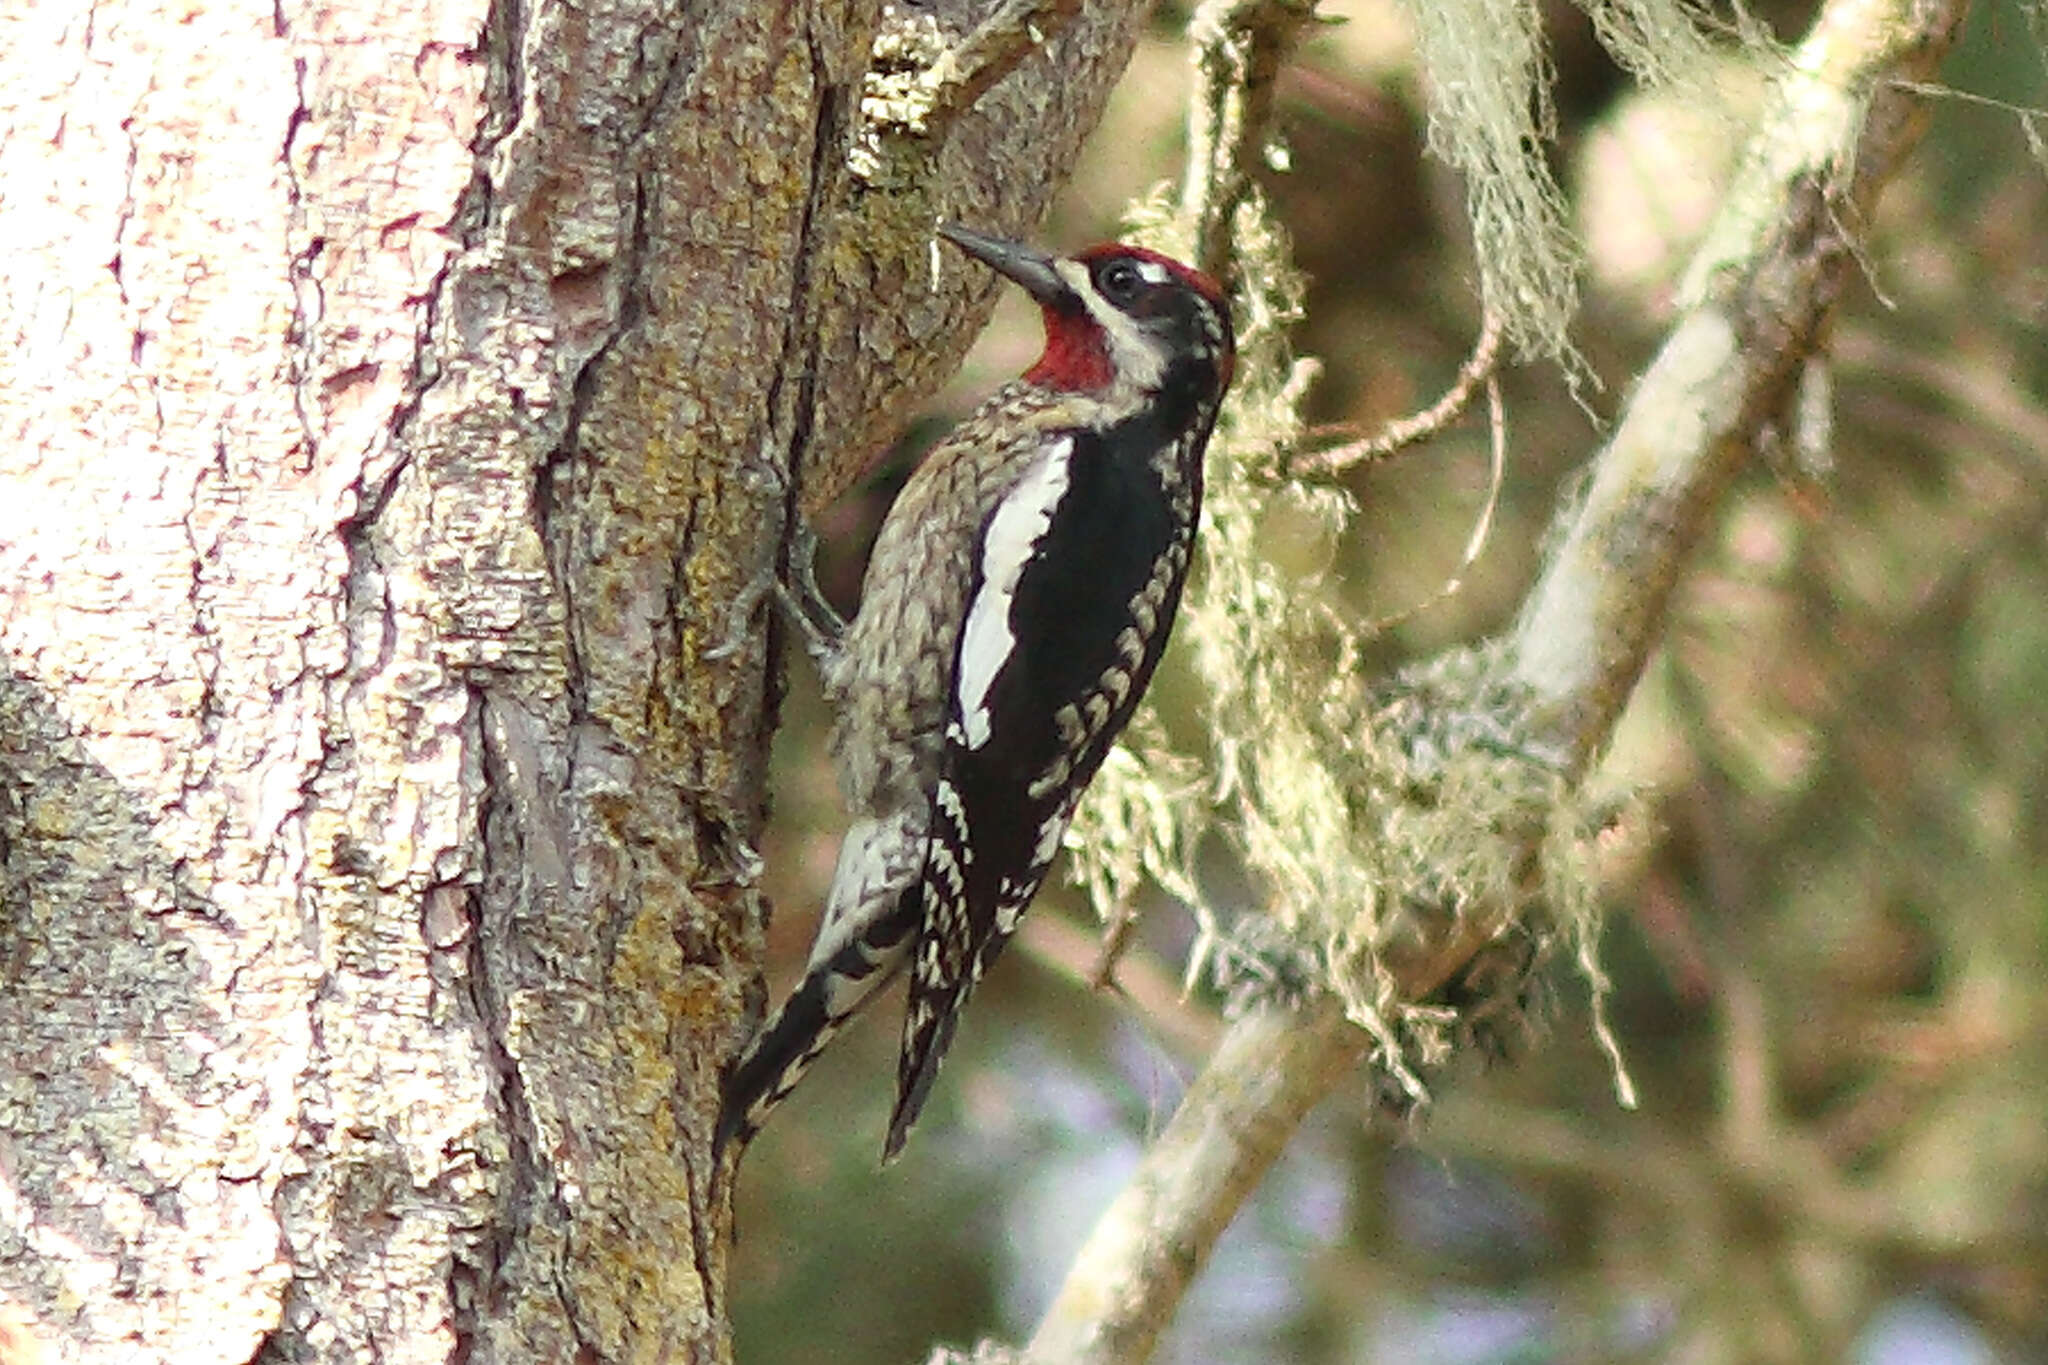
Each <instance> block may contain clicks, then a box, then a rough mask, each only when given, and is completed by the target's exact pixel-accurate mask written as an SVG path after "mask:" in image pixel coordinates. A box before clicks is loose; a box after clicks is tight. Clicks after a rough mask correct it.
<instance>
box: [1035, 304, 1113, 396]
mask: <svg viewBox="0 0 2048 1365" xmlns="http://www.w3.org/2000/svg"><path fill="white" fill-rule="evenodd" d="M1044 311H1045V354H1044V355H1042V356H1040V357H1038V363H1037V364H1036V365H1033V366H1032V367H1031V368H1030V369H1028V370H1026V371H1025V372H1024V377H1025V378H1026V379H1028V380H1030V381H1031V382H1032V383H1034V384H1042V385H1044V386H1045V387H1046V388H1049V389H1062V390H1065V391H1067V392H1069V393H1088V392H1091V391H1093V390H1096V389H1106V388H1108V387H1109V381H1110V377H1111V376H1110V368H1109V346H1108V344H1107V343H1106V342H1105V341H1104V340H1103V337H1102V328H1101V327H1100V326H1098V325H1097V324H1096V322H1095V319H1093V318H1091V317H1089V316H1088V314H1087V313H1086V312H1085V311H1084V310H1082V309H1079V308H1072V309H1068V308H1060V307H1057V306H1054V305H1048V306H1047V307H1046V308H1045V310H1044Z"/></svg>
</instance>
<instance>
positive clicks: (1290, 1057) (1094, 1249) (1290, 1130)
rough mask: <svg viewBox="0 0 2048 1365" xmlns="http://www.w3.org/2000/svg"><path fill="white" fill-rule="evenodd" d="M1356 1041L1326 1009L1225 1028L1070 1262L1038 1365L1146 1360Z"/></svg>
mask: <svg viewBox="0 0 2048 1365" xmlns="http://www.w3.org/2000/svg"><path fill="white" fill-rule="evenodd" d="M1365 1045H1366V1038H1365V1035H1364V1034H1363V1033H1361V1032H1360V1031H1359V1030H1358V1029H1357V1028H1355V1027H1353V1025H1352V1024H1351V1022H1350V1021H1349V1020H1347V1019H1346V1018H1345V1017H1344V1010H1343V1007H1342V1006H1341V1005H1340V1004H1338V1003H1337V1002H1336V1001H1335V1000H1334V999H1324V1000H1319V1001H1317V1002H1315V1003H1314V1004H1312V1005H1310V1006H1309V1007H1308V1008H1307V1009H1305V1010H1297V1009H1293V1008H1289V1007H1287V1006H1281V1005H1262V1006H1259V1007H1257V1008H1254V1009H1252V1010H1249V1011H1247V1012H1246V1013H1245V1014H1243V1015H1241V1016H1240V1017H1239V1018H1237V1019H1236V1020H1234V1021H1232V1023H1231V1025H1230V1028H1229V1030H1228V1031H1227V1032H1226V1033H1225V1034H1224V1035H1223V1040H1222V1042H1220V1043H1219V1044H1218V1045H1217V1047H1216V1052H1215V1054H1214V1055H1213V1056H1212V1057H1210V1059H1209V1062H1208V1065H1206V1066H1205V1067H1203V1068H1202V1073H1201V1074H1200V1075H1199V1076H1197V1077H1196V1078H1195V1081H1194V1084H1193V1085H1192V1086H1190V1087H1189V1088H1188V1093H1187V1096H1186V1098H1184V1099H1183V1100H1182V1101H1181V1104H1180V1108H1179V1109H1178V1110H1176V1111H1175V1112H1174V1115H1173V1118H1172V1119H1171V1120H1170V1121H1169V1122H1168V1123H1167V1125H1166V1130H1165V1131H1164V1132H1162V1133H1161V1134H1160V1135H1159V1137H1158V1138H1157V1139H1156V1140H1155V1141H1154V1142H1153V1144H1152V1146H1151V1148H1150V1150H1148V1151H1147V1152H1146V1153H1145V1159H1144V1162H1143V1164H1142V1165H1141V1166H1140V1167H1139V1169H1138V1173H1137V1174H1136V1175H1135V1176H1133V1177H1132V1179H1131V1182H1130V1183H1129V1184H1128V1185H1127V1186H1125V1188H1124V1191H1123V1193H1122V1194H1120V1195H1119V1196H1117V1199H1116V1201H1115V1202H1114V1203H1112V1204H1111V1205H1110V1206H1109V1209H1108V1210H1107V1211H1106V1212H1105V1213H1104V1214H1103V1215H1102V1218H1101V1220H1100V1221H1099V1222H1097V1223H1096V1225H1095V1230H1094V1232H1093V1233H1091V1234H1090V1235H1089V1238H1088V1242H1087V1245H1085V1246H1084V1247H1082V1249H1081V1253H1080V1254H1079V1255H1078V1256H1076V1257H1075V1258H1074V1265H1073V1268H1072V1269H1071V1270H1070V1271H1068V1273H1067V1279H1066V1283H1065V1284H1063V1285H1062V1286H1061V1287H1060V1292H1059V1296H1058V1297H1057V1298H1055V1299H1054V1300H1053V1303H1052V1307H1051V1308H1049V1309H1048V1310H1046V1315H1045V1318H1044V1320H1043V1321H1041V1322H1040V1323H1039V1326H1038V1333H1037V1335H1035V1336H1034V1337H1032V1339H1031V1346H1030V1350H1029V1353H1028V1355H1027V1357H1026V1358H1027V1359H1028V1360H1031V1361H1033V1362H1036V1363H1037V1365H1112V1362H1126V1361H1138V1360H1144V1359H1146V1358H1147V1357H1148V1356H1150V1355H1151V1354H1152V1348H1153V1345H1154V1344H1155V1343H1156V1342H1157V1340H1158V1338H1159V1333H1160V1332H1161V1330H1162V1329H1164V1328H1165V1326H1166V1324H1167V1322H1168V1321H1169V1320H1171V1318H1172V1316H1173V1310H1174V1309H1175V1308H1176V1307H1178V1306H1179V1304H1180V1300H1181V1296H1182V1295H1183V1294H1185V1293H1186V1292H1187V1287H1188V1284H1189V1283H1190V1282H1191V1281H1192V1280H1193V1279H1194V1277H1195V1275H1196V1273H1197V1272H1199V1271H1200V1270H1201V1268H1202V1265H1203V1263H1204V1262H1206V1261H1207V1260H1208V1256H1209V1251H1210V1249H1211V1248H1212V1247H1214V1246H1215V1245H1216V1239H1217V1238H1218V1237H1220V1236H1221V1235H1222V1233H1223V1229H1224V1228H1225V1227H1227V1226H1229V1224H1230V1220H1231V1219H1232V1218H1233V1217H1235V1216H1236V1214H1237V1209H1238V1206H1239V1205H1240V1204H1242V1203H1243V1202H1244V1200H1245V1197H1246V1196H1247V1195H1249V1194H1250V1193H1251V1192H1252V1191H1253V1190H1254V1189H1256V1188H1257V1187H1258V1183H1259V1181H1260V1179H1261V1178H1262V1177H1263V1176H1264V1175H1265V1173H1266V1170H1267V1168H1268V1167H1270V1166H1271V1165H1272V1164H1273V1162H1274V1160H1275V1159H1276V1158H1278V1157H1279V1155H1280V1152H1281V1150H1282V1149H1283V1148H1285V1147H1286V1146H1287V1141H1288V1139H1289V1138H1291V1137H1293V1136H1294V1130H1295V1129H1296V1128H1298V1127H1299V1126H1300V1125H1301V1121H1302V1119H1304V1118H1305V1117H1307V1115H1308V1112H1309V1110H1311V1109H1313V1108H1315V1106H1316V1103H1317V1101H1319V1100H1321V1099H1322V1097H1323V1096H1324V1095H1326V1094H1328V1093H1329V1092H1330V1091H1331V1090H1333V1089H1334V1088H1335V1087H1336V1085H1337V1083H1338V1082H1339V1081H1341V1080H1342V1079H1343V1078H1344V1077H1345V1076H1347V1075H1350V1074H1351V1073H1352V1071H1353V1070H1354V1069H1355V1068H1356V1066H1357V1064H1358V1061H1359V1058H1360V1057H1361V1056H1362V1055H1363V1054H1364V1051H1365Z"/></svg>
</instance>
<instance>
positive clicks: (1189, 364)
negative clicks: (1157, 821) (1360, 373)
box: [714, 223, 1235, 1164]
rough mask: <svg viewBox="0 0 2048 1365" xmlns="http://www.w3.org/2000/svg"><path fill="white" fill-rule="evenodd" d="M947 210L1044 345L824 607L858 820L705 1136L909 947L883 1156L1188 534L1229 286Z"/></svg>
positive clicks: (822, 644)
mask: <svg viewBox="0 0 2048 1365" xmlns="http://www.w3.org/2000/svg"><path fill="white" fill-rule="evenodd" d="M938 234H939V236H940V237H942V238H943V239H944V240H945V241H947V242H949V243H951V244H952V245H953V246H955V247H957V248H958V249H959V250H960V251H962V252H964V253H965V254H966V255H967V256H968V257H970V258H972V259H974V260H976V261H979V262H980V263H982V264H983V265H986V266H987V267H989V268H990V269H991V270H993V271H995V272H996V273H997V274H999V275H1001V276H1004V277H1006V278H1008V279H1009V280H1011V281H1012V282H1014V283H1015V284H1017V285H1018V286H1020V287H1021V288H1022V289H1023V290H1024V291H1025V292H1026V293H1027V294H1029V295H1030V296H1031V298H1032V299H1033V300H1035V301H1036V302H1037V304H1038V306H1039V309H1040V311H1041V314H1042V316H1043V321H1044V328H1045V347H1044V351H1043V353H1042V354H1041V355H1040V356H1039V358H1038V360H1037V361H1036V363H1034V364H1033V365H1032V366H1031V367H1030V368H1029V369H1027V370H1026V371H1025V372H1024V373H1023V375H1022V376H1021V377H1019V378H1018V379H1015V380H1013V381H1011V382H1010V383H1008V384H1006V385H1004V386H1003V387H1001V388H999V389H998V390H996V391H995V392H994V393H993V394H991V395H990V396H989V397H988V399H987V400H986V401H985V402H983V403H982V404H981V406H980V407H979V408H978V409H977V410H976V411H975V412H974V413H973V414H972V415H971V416H970V417H968V418H967V419H966V420H965V421H963V422H962V423H961V424H960V425H959V426H958V427H956V428H954V429H953V431H952V432H951V433H949V434H948V435H947V436H946V437H945V438H944V439H943V440H941V441H940V442H939V443H938V444H937V445H936V446H934V447H933V448H932V450H931V451H930V453H929V454H928V455H927V456H926V457H925V459H924V461H923V462H922V463H921V464H920V465H919V467H918V468H917V470H916V471H915V473H913V474H912V475H911V477H910V479H909V480H908V482H907V483H906V484H905V485H904V487H903V489H902V491H901V493H900V494H899V495H898V496H897V498H896V501H895V503H894V504H893V506H892V507H891V508H890V510H889V512H888V514H887V516H886V517H885V518H884V519H883V523H882V527H881V530H880V533H879V534H878V536H877V538H876V541H875V546H874V550H873V552H872V555H871V557H870V559H869V563H868V567H867V571H866V574H865V576H864V578H863V581H862V590H861V599H860V605H859V608H858V610H857V611H856V612H855V614H854V616H853V619H852V621H851V622H850V623H840V622H838V621H837V620H836V619H831V620H828V621H827V622H825V623H824V624H823V625H820V626H818V627H816V628H815V629H816V631H817V632H818V635H819V644H818V647H817V649H816V650H815V651H814V652H816V653H818V655H819V657H820V670H821V675H822V678H823V682H824V686H825V690H826V694H827V696H828V698H829V699H830V701H831V702H832V704H833V706H834V708H835V711H836V717H837V721H836V727H835V731H834V738H833V754H834V758H835V760H836V762H837V766H838V771H839V780H840V786H841V789H842V792H843V794H844V797H845V800H846V805H847V810H848V814H849V823H848V827H847V831H846V834H845V836H844V838H843V840H842V842H841V844H840V849H839V856H838V861H837V864H836V867H835V869H834V872H833V876H832V881H831V885H830V889H829V890H828V892H827V894H826V897H825V907H824V914H823V917H822V920H821V922H820V924H819V927H818V931H817V937H816V941H815V943H814V945H813V947H812V949H811V953H810V958H809V962H808V964H807V966H806V969H805V973H804V976H803V979H802V980H801V981H800V982H799V983H798V984H797V986H796V987H795V989H794V990H793V991H792V992H791V993H790V995H789V996H788V998H787V999H786V1000H784V1001H783V1003H782V1004H781V1005H780V1007H778V1008H777V1009H776V1010H775V1011H774V1012H773V1013H772V1014H771V1015H770V1016H769V1017H768V1018H767V1020H766V1021H765V1022H764V1023H763V1025H762V1026H761V1028H760V1030H759V1031H758V1032H757V1033H756V1034H755V1035H754V1036H753V1037H752V1039H751V1041H749V1042H748V1043H747V1044H746V1045H745V1046H744V1048H742V1050H741V1051H740V1052H739V1054H738V1056H737V1057H736V1058H735V1060H734V1061H733V1063H732V1065H731V1066H730V1067H729V1068H728V1069H727V1071H726V1074H725V1082H724V1087H723V1094H722V1100H721V1111H720V1116H719V1120H718V1125H717V1128H716V1130H715V1134H714V1147H715V1150H717V1151H718V1152H720V1153H725V1152H731V1153H734V1154H737V1153H738V1152H740V1151H742V1150H744V1148H745V1146H746V1144H747V1143H748V1142H750V1141H751V1140H752V1138H753V1137H754V1135H755V1134H756V1133H758V1132H759V1130H760V1127H761V1125H762V1123H763V1122H764V1121H765V1120H766V1119H767V1116H768V1114H769V1113H770V1112H771V1111H772V1110H773V1109H774V1108H775V1107H776V1106H777V1105H779V1104H780V1103H781V1102H782V1100H783V1099H784V1098H786V1097H787V1096H788V1094H789V1093H790V1091H791V1090H792V1089H793V1088H794V1087H795V1085H796V1084H797V1082H798V1080H800V1079H801V1078H802V1076H803V1075H804V1073H805V1072H806V1071H807V1070H808V1069H809V1067H810V1066H811V1064H812V1062H814V1061H815V1060H816V1059H817V1057H818V1056H819V1054H820V1053H821V1052H822V1051H823V1050H824V1049H825V1047H826V1045H827V1044H828V1043H830V1042H831V1040H832V1039H833V1038H834V1037H835V1036H836V1035H837V1034H838V1032H839V1031H840V1029H841V1028H843V1027H844V1026H845V1025H846V1023H847V1022H848V1021H849V1020H850V1019H851V1018H852V1017H853V1015H854V1014H855V1013H856V1012H857V1011H858V1010H860V1009H861V1008H862V1006H864V1005H865V1004H867V1003H868V1002H869V1001H870V1000H872V999H873V998H874V997H875V995H876V994H877V992H878V991H879V990H880V989H881V988H882V987H883V986H884V985H886V984H887V983H888V982H889V981H890V980H892V979H893V978H894V977H895V976H896V975H898V974H899V973H902V972H905V971H907V972H908V974H909V978H910V985H909V994H908V1001H907V1004H906V1007H905V1011H904V1020H903V1040H902V1049H901V1055H900V1059H899V1063H898V1069H897V1084H896V1099H895V1105H894V1108H893V1111H892V1113H891V1115H890V1119H889V1126H888V1131H887V1134H886V1137H885V1139H884V1143H883V1151H882V1159H883V1162H884V1164H887V1163H888V1162H890V1161H893V1160H894V1159H895V1158H896V1156H897V1155H898V1154H899V1153H900V1152H901V1150H902V1147H903V1143H904V1141H905V1139H906V1138H907V1137H908V1135H909V1133H910V1130H911V1128H912V1126H913V1125H914V1124H915V1123H916V1121H917V1118H918V1115H919V1113H920V1112H921V1111H922V1109H923V1107H924V1104H925V1101H926V1099H927V1098H928V1096H929V1095H930V1092H931V1088H932V1084H933V1081H934V1079H935V1078H936V1076H937V1074H938V1069H939V1064H940V1062H941V1061H942V1060H943V1058H944V1057H945V1054H946V1051H947V1048H948V1047H949V1045H950V1044H951V1042H952V1039H953V1036H954V1032H955V1029H956V1028H957V1026H958V1023H959V1016H960V1013H961V1011H962V1009H963V1008H964V1006H965V1005H966V1003H967V1001H968V999H969V997H970V996H971V995H972V993H973V991H974V988H975V986H976V984H977V983H978V982H979V981H980V980H981V978H982V975H983V974H984V973H985V972H986V971H987V970H988V968H989V966H990V965H991V964H992V963H993V962H994V961H995V960H996V958H997V956H998V955H999V954H1000V953H1001V952H1002V949H1003V946H1004V945H1005V944H1006V943H1007V942H1008V941H1009V939H1010V937H1011V936H1012V935H1013V934H1014V933H1015V932H1016V930H1017V926H1018V922H1019V920H1020V919H1021V917H1022V916H1023V914H1024V912H1025V910H1026V909H1027V908H1028V907H1029V906H1030V904H1031V901H1032V899H1033V897H1035V896H1036V895H1037V893H1038V890H1039V888H1040V886H1041V885H1042V884H1043V882H1044V881H1045V877H1046V874H1047V872H1048V870H1049V869H1050V867H1051V865H1052V862H1053V859H1054V856H1055V854H1056V853H1057V852H1058V851H1059V848H1060V844H1061V841H1062V839H1063V837H1064V835H1065V833H1066V830H1067V826H1068V823H1069V821H1070V820H1071V819H1072V817H1073V813H1074V809H1075V805H1076V803H1077V802H1078V801H1079V800H1080V797H1081V794H1082V792H1083V791H1084V790H1085V788H1086V787H1087V785H1088V783H1089V781H1090V780H1091V779H1092V778H1093V777H1094V775H1095V773H1096V770H1097V769H1098V768H1099V767H1100V766H1101V764H1102V761H1103V759H1104V757H1105V756H1106V755H1107V753H1108V752H1109V749H1110V746H1111V745H1112V744H1113V743H1114V742H1115V740H1116V737H1117V735H1118V733H1119V732H1120V731H1121V730H1122V729H1123V727H1124V725H1125V724H1126V723H1127V722H1128V721H1129V719H1130V716H1131V713H1132V711H1133V710H1134V709H1135V707H1136V706H1137V704H1138V701H1139V698H1140V697H1141V696H1142V695H1143V693H1144V691H1145V687H1146V684H1147V683H1148V682H1149V681H1150V679H1151V677H1152V673H1153V669H1154V667H1155V666H1156V665H1157V664H1158V662H1159V657H1160V654H1161V652H1162V651H1163V649H1164V648H1165V645H1166V640H1167V636H1168V633H1169V631H1170V630H1171V628H1172V625H1173V620H1174V615H1175V612H1176V609H1177V608H1178V606H1179V602H1180V597H1181V589H1182V585H1183V584H1184V583H1185V581H1186V578H1187V572H1188V565H1189V562H1190V560H1191V557H1192V554H1193V550H1194V539H1195V533H1196V528H1197V525H1198V522H1199V519H1200V514H1201V496H1202V462H1203V452H1204V450H1205V448H1206V447H1207V445H1208V442H1209V437H1210V433H1211V431H1212V430H1213V429H1214V427H1215V423H1216V418H1217V413H1218V410H1219V408H1220V406H1221V404H1222V401H1223V396H1224V394H1225V392H1226V390H1227V389H1228V388H1229V385H1230V380H1231V376H1232V372H1233V369H1234V366H1235V349H1234V345H1235V343H1234V335H1233V331H1232V327H1231V319H1230V309H1229V305H1228V301H1227V299H1226V297H1225V294H1224V291H1223V290H1222V288H1221V287H1220V286H1219V285H1218V284H1217V282H1216V281H1215V280H1214V279H1212V278H1210V277H1209V276H1208V275H1206V274H1204V273H1203V272H1201V271H1199V270H1197V269H1195V268H1193V267H1191V266H1188V265H1185V264H1182V263H1181V262H1179V261H1177V260H1174V259H1172V258H1171V257H1168V256H1165V255H1162V254H1161V253H1159V252H1157V251H1153V250H1149V249H1147V248H1145V247H1142V246H1134V245H1129V244H1125V243H1114V242H1113V243H1105V244H1102V245H1098V246H1092V247H1089V248H1087V249H1085V250H1082V251H1079V252H1077V253H1075V254H1073V255H1067V256H1061V255H1055V254H1053V253H1050V252H1047V251H1044V250H1041V249H1038V248H1036V247H1033V246H1029V245H1026V244H1024V243H1022V242H1018V241H1014V240H1010V239H1006V238H1003V237H997V236H991V235H987V234H984V233H981V232H978V231H975V230H972V229H970V228H967V227H964V226H962V225H960V224H957V223H943V224H941V225H939V227H938Z"/></svg>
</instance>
